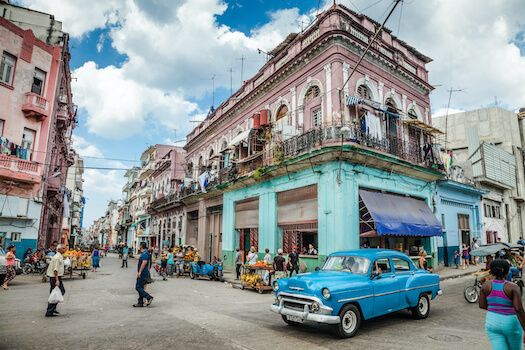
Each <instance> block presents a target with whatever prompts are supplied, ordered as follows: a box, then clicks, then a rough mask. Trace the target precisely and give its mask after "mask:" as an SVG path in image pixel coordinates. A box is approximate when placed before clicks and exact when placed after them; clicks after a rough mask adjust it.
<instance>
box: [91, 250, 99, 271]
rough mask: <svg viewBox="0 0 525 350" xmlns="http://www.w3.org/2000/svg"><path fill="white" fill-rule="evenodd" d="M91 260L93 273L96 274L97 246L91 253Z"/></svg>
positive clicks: (97, 266)
mask: <svg viewBox="0 0 525 350" xmlns="http://www.w3.org/2000/svg"><path fill="white" fill-rule="evenodd" d="M91 260H92V261H91V263H92V264H93V272H97V269H98V268H99V267H100V251H99V250H98V246H95V249H93V251H92V252H91Z"/></svg>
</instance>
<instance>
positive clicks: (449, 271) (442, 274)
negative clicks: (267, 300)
mask: <svg viewBox="0 0 525 350" xmlns="http://www.w3.org/2000/svg"><path fill="white" fill-rule="evenodd" d="M484 266H485V264H484V263H483V264H479V266H474V265H470V268H469V269H468V270H463V269H461V266H460V267H459V268H458V269H456V267H443V268H441V269H439V270H438V271H436V272H435V273H436V274H437V275H439V280H440V281H445V280H449V279H452V278H459V277H464V276H469V275H472V274H474V273H476V272H478V271H479V270H480V269H481V268H482V267H484ZM224 281H225V282H228V283H231V284H240V283H241V282H240V281H237V280H235V271H232V270H226V269H225V270H224Z"/></svg>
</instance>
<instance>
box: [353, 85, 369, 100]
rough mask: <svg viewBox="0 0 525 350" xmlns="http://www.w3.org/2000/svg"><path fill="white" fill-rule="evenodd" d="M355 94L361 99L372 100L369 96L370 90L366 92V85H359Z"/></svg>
mask: <svg viewBox="0 0 525 350" xmlns="http://www.w3.org/2000/svg"><path fill="white" fill-rule="evenodd" d="M357 93H358V94H359V96H361V98H364V99H367V100H372V95H371V94H370V90H368V87H367V86H366V85H359V87H358V88H357Z"/></svg>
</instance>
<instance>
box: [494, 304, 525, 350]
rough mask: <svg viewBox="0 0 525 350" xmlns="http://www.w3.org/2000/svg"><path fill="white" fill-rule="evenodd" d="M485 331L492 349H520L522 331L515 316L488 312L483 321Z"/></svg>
mask: <svg viewBox="0 0 525 350" xmlns="http://www.w3.org/2000/svg"><path fill="white" fill-rule="evenodd" d="M485 330H486V331H487V335H488V336H489V339H490V343H491V344H492V349H497V350H520V349H521V344H522V340H523V330H522V329H521V325H520V322H519V321H518V317H517V316H516V315H501V314H498V313H496V312H492V311H488V312H487V318H486V320H485Z"/></svg>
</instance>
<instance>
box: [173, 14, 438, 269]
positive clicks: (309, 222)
mask: <svg viewBox="0 0 525 350" xmlns="http://www.w3.org/2000/svg"><path fill="white" fill-rule="evenodd" d="M379 26H380V25H379V24H378V23H376V22H374V21H373V20H371V19H370V18H368V17H366V16H364V15H360V14H357V13H355V12H353V11H351V10H349V9H348V8H346V7H344V6H342V5H337V6H334V7H332V8H330V9H329V10H327V11H325V12H324V13H322V14H320V15H319V16H318V17H317V20H316V21H315V22H314V23H313V24H312V25H311V26H310V27H309V28H307V29H306V30H305V31H304V32H302V33H300V34H290V35H289V36H288V37H287V38H286V40H285V41H284V42H283V43H281V44H280V45H279V46H278V47H277V48H275V49H274V50H273V51H271V52H270V54H271V57H272V58H271V59H270V60H269V61H268V62H267V63H266V64H265V65H264V66H263V67H262V68H261V69H260V71H259V72H258V73H257V74H256V75H255V76H254V77H253V78H252V79H250V80H248V81H246V83H245V84H244V86H243V87H241V89H240V90H239V91H237V92H236V93H235V94H233V95H232V96H231V97H230V98H229V99H228V100H227V101H226V102H224V103H223V104H222V105H221V106H219V107H218V108H217V109H216V110H215V111H214V113H212V114H211V115H210V116H209V117H208V118H207V119H206V121H205V122H203V123H202V124H201V125H199V126H198V127H197V128H195V129H194V130H193V131H192V132H191V133H190V134H189V135H188V142H187V145H186V147H185V149H186V151H187V155H186V162H187V179H186V182H188V183H189V186H188V188H187V189H186V192H183V197H184V198H183V201H184V202H185V204H186V205H187V210H188V220H191V219H192V218H193V219H194V221H195V223H189V224H188V225H187V228H192V227H193V228H194V230H195V233H193V232H187V235H188V236H191V235H194V236H196V237H197V241H198V244H197V245H198V247H199V250H200V251H201V255H203V256H205V257H206V256H207V255H206V253H207V252H213V251H214V249H215V247H214V246H213V244H214V239H215V237H216V236H217V237H219V239H220V245H221V248H222V254H225V255H227V256H228V263H229V264H233V261H234V255H235V249H236V247H240V248H241V250H243V251H244V252H247V251H248V250H249V248H250V247H255V248H256V249H257V251H258V252H259V253H260V256H261V258H262V256H263V255H264V250H265V249H266V248H268V249H269V250H270V252H271V253H272V254H273V255H275V253H276V252H277V250H278V249H279V248H282V249H283V250H284V251H285V254H286V253H289V252H290V251H291V249H292V247H293V246H298V247H299V249H302V248H303V247H305V248H308V245H309V244H313V245H314V247H315V248H316V249H317V250H318V255H301V262H304V263H305V265H306V266H307V269H308V270H311V269H314V268H315V267H316V266H319V265H321V264H322V259H323V258H324V257H326V256H327V255H328V254H331V253H333V252H336V251H340V250H345V249H358V248H359V247H360V246H364V245H366V246H372V247H382V248H391V249H397V250H401V251H404V252H406V253H408V254H411V255H417V253H418V250H419V249H426V251H427V252H428V259H429V262H430V263H431V264H432V265H434V266H436V265H435V264H436V263H437V245H436V238H435V237H436V236H440V235H442V230H441V226H440V224H439V222H438V221H437V219H436V217H435V216H434V214H433V212H432V209H431V208H432V206H433V193H434V186H435V185H434V184H433V182H434V181H436V180H438V179H440V178H442V177H444V172H443V170H442V168H443V165H442V161H441V156H440V152H439V149H438V148H437V147H436V146H435V143H436V137H437V135H439V134H440V131H439V130H437V129H435V128H433V127H432V126H430V119H429V115H430V103H429V93H430V91H431V90H432V87H431V86H430V85H429V84H428V74H427V73H428V72H427V70H426V68H425V65H426V63H428V62H430V61H431V60H430V59H429V58H428V57H426V56H424V55H423V54H421V53H419V52H418V51H417V50H416V49H414V48H413V47H411V46H409V45H407V44H406V43H404V42H403V41H400V40H399V39H397V38H395V37H394V36H392V35H391V32H390V31H389V30H388V29H383V31H382V33H381V35H380V36H379V37H378V39H377V40H376V42H375V43H374V44H373V45H372V47H371V49H370V51H369V52H368V53H367V55H366V56H365V59H364V60H363V61H362V63H361V64H360V66H358V67H357V70H356V72H355V73H354V74H353V75H352V76H351V78H350V80H349V81H348V83H347V84H344V83H345V81H347V79H348V77H349V75H350V72H351V71H352V70H353V68H354V67H355V65H356V63H357V61H358V60H359V57H360V55H361V54H362V53H363V52H364V50H365V48H366V46H367V45H368V43H369V41H371V40H372V37H373V36H374V33H375V32H374V31H375V28H378V27H379ZM206 173H207V174H206ZM203 174H205V176H204V178H206V179H209V181H206V183H205V184H206V185H207V186H205V193H204V191H203V190H202V185H201V184H200V183H199V181H198V180H199V178H200V179H202V178H203V177H201V176H202V175H203ZM190 208H191V210H195V213H192V212H190ZM218 213H220V217H219V218H213V215H215V216H217V215H218ZM217 222H219V223H221V225H220V228H219V229H215V227H214V225H215V223H217ZM203 250H204V254H202V251H203ZM213 255H215V254H213ZM207 257H209V255H208V256H207Z"/></svg>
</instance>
